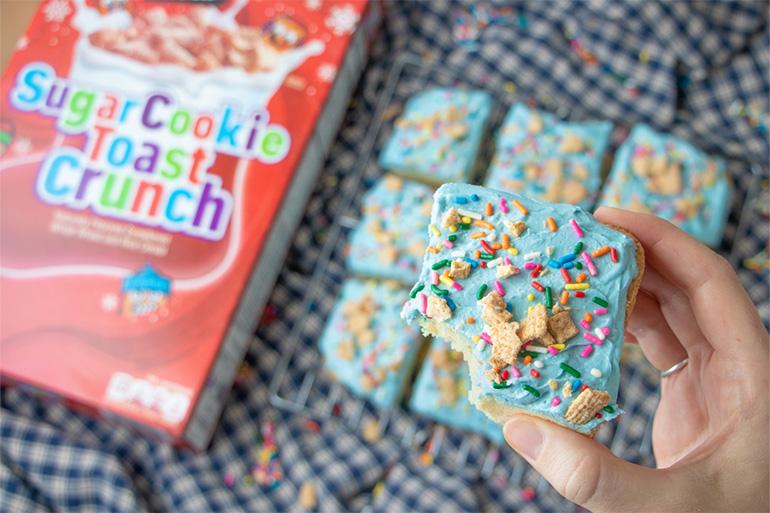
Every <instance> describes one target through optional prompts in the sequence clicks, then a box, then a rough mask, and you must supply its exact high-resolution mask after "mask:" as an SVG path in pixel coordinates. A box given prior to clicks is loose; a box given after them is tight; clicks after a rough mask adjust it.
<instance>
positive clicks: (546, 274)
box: [540, 267, 551, 276]
mask: <svg viewBox="0 0 770 513" xmlns="http://www.w3.org/2000/svg"><path fill="white" fill-rule="evenodd" d="M550 273H551V270H550V269H548V268H547V267H544V268H543V270H542V271H540V276H548V275H549V274H550Z"/></svg>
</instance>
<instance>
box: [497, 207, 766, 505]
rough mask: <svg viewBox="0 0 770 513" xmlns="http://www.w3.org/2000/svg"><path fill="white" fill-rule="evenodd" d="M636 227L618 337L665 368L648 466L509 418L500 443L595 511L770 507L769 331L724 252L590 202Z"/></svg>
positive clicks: (655, 221)
mask: <svg viewBox="0 0 770 513" xmlns="http://www.w3.org/2000/svg"><path fill="white" fill-rule="evenodd" d="M596 218H597V219H599V220H600V221H602V222H605V223H609V224H614V225H617V226H620V227H623V228H625V229H627V230H628V231H629V232H631V233H633V234H634V235H636V237H637V238H638V239H639V240H640V241H641V243H642V245H643V246H644V250H645V256H646V262H647V264H646V265H647V269H646V271H645V274H644V277H643V278H642V284H641V290H640V291H639V294H638V296H637V300H636V307H635V309H634V311H633V313H632V315H631V319H630V321H629V323H628V326H627V340H629V341H631V342H638V343H639V345H640V346H641V349H642V351H643V352H644V355H645V356H646V357H647V359H648V360H649V361H650V362H651V363H652V365H654V366H655V367H656V368H658V369H659V370H661V371H662V370H666V369H668V368H670V367H671V366H673V365H674V364H676V363H677V362H680V361H681V360H683V359H684V358H689V363H688V365H687V366H686V367H684V369H682V370H681V371H679V372H677V373H676V374H673V375H671V376H669V377H667V378H663V379H662V382H661V399H660V404H659V406H658V410H657V412H656V414H655V421H654V423H653V431H652V444H653V449H654V451H655V459H656V461H657V465H658V468H657V469H651V468H645V467H641V466H638V465H633V464H631V463H628V462H625V461H623V460H620V459H618V458H616V457H615V456H614V455H613V454H612V453H611V452H610V451H609V450H608V449H607V448H606V447H604V446H603V445H601V444H599V443H598V442H596V441H594V440H592V439H590V438H588V437H586V436H583V435H580V434H578V433H576V432H574V431H571V430H569V429H566V428H564V427H561V426H558V425H556V424H553V423H550V422H547V421H543V420H540V419H536V418H534V417H530V416H527V415H517V416H515V417H514V418H513V419H511V420H509V421H508V423H507V424H506V425H505V428H504V432H505V438H506V440H507V441H508V443H509V444H510V445H511V446H512V447H513V448H514V449H515V450H516V451H517V452H518V453H519V454H521V455H522V456H523V457H524V458H525V459H526V460H527V461H529V463H530V464H531V465H532V466H533V467H534V468H535V469H536V470H537V471H538V472H540V473H541V474H542V475H543V477H545V478H546V479H547V480H548V481H549V482H550V483H551V484H552V485H553V486H554V488H555V489H556V490H557V491H558V492H559V493H561V494H562V495H564V496H565V497H566V498H567V499H569V500H571V501H573V502H576V503H578V504H580V505H581V506H583V507H585V508H588V509H590V510H592V511H595V512H604V511H677V512H684V511H768V510H770V503H769V502H770V499H769V498H768V479H769V476H768V473H769V472H768V425H769V423H768V334H767V331H765V329H764V327H763V325H762V323H761V321H760V319H759V316H758V315H757V312H756V309H755V307H754V305H753V304H752V302H751V300H750V299H749V297H748V295H747V294H746V292H745V291H744V290H743V288H742V287H741V285H740V283H739V282H738V279H737V277H736V275H735V272H734V271H733V270H732V268H731V267H730V265H729V264H728V263H727V261H725V260H724V259H723V258H722V257H720V256H719V255H717V254H716V253H714V252H713V251H711V250H709V249H708V248H706V247H705V246H703V245H701V244H700V243H699V242H697V241H696V240H694V239H693V238H691V237H690V236H688V235H687V234H685V233H684V232H682V231H681V230H679V229H678V228H676V227H675V226H674V225H672V224H670V223H668V222H666V221H664V220H661V219H659V218H657V217H655V216H650V215H643V214H635V213H631V212H627V211H623V210H618V209H611V208H604V207H603V208H600V209H599V210H598V211H597V212H596Z"/></svg>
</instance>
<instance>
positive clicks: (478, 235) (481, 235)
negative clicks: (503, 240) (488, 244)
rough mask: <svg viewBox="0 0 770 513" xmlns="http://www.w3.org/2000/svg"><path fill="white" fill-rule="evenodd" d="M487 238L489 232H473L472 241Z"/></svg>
mask: <svg viewBox="0 0 770 513" xmlns="http://www.w3.org/2000/svg"><path fill="white" fill-rule="evenodd" d="M486 236H487V232H473V233H471V235H470V237H471V239H483V238H484V237H486Z"/></svg>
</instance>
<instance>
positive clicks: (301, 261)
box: [0, 0, 770, 512]
mask: <svg viewBox="0 0 770 513" xmlns="http://www.w3.org/2000/svg"><path fill="white" fill-rule="evenodd" d="M468 5H470V4H468ZM467 7H468V6H466V5H463V4H445V3H438V2H430V3H429V2H403V3H399V4H393V3H390V4H388V8H389V9H388V14H387V17H386V20H385V25H384V30H383V31H382V33H381V35H380V37H379V38H378V39H377V41H376V43H375V45H374V48H373V55H372V58H371V61H370V64H369V66H368V68H367V70H366V72H365V74H364V77H363V80H362V82H361V84H360V86H359V88H358V90H357V91H356V93H355V97H354V100H353V101H352V102H351V104H350V107H349V110H348V113H347V117H346V119H345V123H344V125H343V128H342V130H341V132H340V135H339V137H338V139H337V141H336V143H335V146H334V148H333V149H332V151H331V153H330V155H331V157H330V159H329V161H328V162H327V163H326V166H325V171H324V174H323V175H322V177H321V179H320V180H319V183H318V185H317V187H316V190H315V193H314V195H313V197H312V199H311V201H310V203H309V204H308V208H307V212H306V215H305V218H304V220H303V222H302V224H301V228H300V229H299V230H298V231H297V233H296V235H295V240H294V244H293V247H292V249H291V250H290V252H289V255H288V256H287V259H286V264H285V268H284V270H283V272H282V274H281V276H280V278H279V280H278V283H277V284H276V287H275V290H274V291H273V294H272V298H271V303H272V304H273V305H274V306H275V307H276V308H277V310H278V312H279V316H278V318H277V319H275V320H274V321H272V322H270V323H265V324H263V325H262V326H260V328H259V330H258V333H257V337H256V339H255V342H254V343H253V344H252V346H251V348H250V351H249V354H248V356H247V362H248V363H249V364H250V365H251V366H252V368H253V370H254V372H253V373H252V375H251V376H250V377H248V378H246V379H244V380H243V381H241V382H240V383H239V384H237V385H236V386H235V387H234V388H233V391H232V393H231V394H230V397H229V400H228V404H227V406H226V408H225V412H224V415H223V417H222V420H221V422H220V424H219V427H218V429H217V431H216V434H215V436H214V440H213V442H212V444H211V447H210V449H209V450H208V451H207V452H206V453H203V454H192V453H189V452H186V451H179V450H175V449H173V448H172V447H169V446H168V445H164V444H161V443H157V442H152V441H149V440H146V439H143V438H141V437H139V436H137V435H135V434H133V433H130V432H128V431H125V430H123V429H119V428H118V429H116V428H114V427H112V426H109V425H107V424H105V423H103V422H100V421H97V420H93V419H91V418H88V417H85V416H82V415H79V414H75V413H72V412H70V411H68V410H67V409H66V408H65V407H64V406H62V405H60V404H57V403H56V402H54V401H52V400H50V399H46V398H41V397H34V396H30V395H28V394H26V393H25V392H24V391H22V390H19V389H13V388H7V389H5V390H4V391H3V392H4V393H3V396H2V417H1V418H0V435H1V436H2V439H0V451H2V452H1V454H2V465H0V486H1V487H2V492H3V493H2V497H0V507H2V509H3V510H4V511H28V510H29V511H33V510H34V511H39V510H95V511H137V510H152V511H156V510H157V511H166V510H185V511H213V510H249V511H289V510H290V511H301V510H302V509H301V507H300V505H299V503H298V501H297V495H298V491H299V488H300V486H301V485H302V484H303V483H312V484H313V485H314V486H315V490H316V493H317V498H318V509H319V510H322V511H339V510H361V509H367V510H369V511H378V512H379V511H403V510H420V511H423V510H426V511H427V510H437V511H438V510H441V511H473V510H485V511H487V510H489V511H559V510H564V508H565V503H564V502H563V501H561V500H560V499H559V498H558V497H557V496H556V494H555V493H554V492H553V491H550V490H549V489H548V488H547V487H546V486H543V485H542V483H541V482H540V481H539V480H538V478H537V476H536V475H534V473H533V472H531V471H530V470H529V469H525V468H524V467H523V466H522V465H521V462H520V460H519V459H518V458H517V457H516V456H515V455H514V454H512V453H511V451H510V450H508V449H507V448H505V447H503V448H500V454H499V462H498V463H497V464H496V466H495V467H494V471H493V472H492V473H491V475H489V476H487V477H481V476H482V474H481V473H480V472H479V470H478V468H479V467H480V466H481V465H480V463H479V462H478V461H475V460H474V458H477V456H478V454H481V455H482V456H483V454H484V450H483V449H484V443H483V442H482V441H481V440H480V439H479V438H473V441H472V443H471V444H470V445H471V456H469V459H468V461H469V463H467V464H466V465H465V466H463V467H459V468H458V465H456V464H453V460H452V450H453V449H451V448H447V447H450V446H451V447H457V446H458V445H459V441H460V440H462V439H463V436H464V435H462V434H461V433H458V432H454V431H452V430H449V431H447V432H446V441H445V443H444V445H445V449H443V450H442V452H441V457H439V458H438V459H437V460H436V463H435V464H433V465H427V466H426V465H423V464H422V463H421V461H420V457H419V455H420V452H422V450H423V449H422V448H415V449H414V450H411V451H410V450H408V449H404V448H403V447H402V446H400V445H399V443H398V441H397V440H396V439H395V438H394V436H392V435H390V434H386V436H385V437H383V438H382V439H380V440H379V441H377V442H376V443H370V442H365V441H364V439H363V438H362V436H361V432H360V430H359V429H355V430H354V429H351V428H350V427H349V426H348V425H347V424H346V423H345V422H344V421H343V420H342V419H336V418H335V419H333V420H330V421H327V422H322V423H321V424H320V426H319V427H320V429H318V430H315V429H313V430H311V429H308V426H307V419H305V418H304V417H302V416H300V415H292V414H288V413H284V412H279V411H276V410H275V409H273V408H271V407H270V406H269V401H268V391H267V383H269V382H270V379H271V373H272V371H273V370H274V369H275V367H276V364H277V361H278V359H279V357H280V350H281V348H282V344H284V341H285V340H286V338H287V337H288V335H289V332H290V330H291V329H292V327H293V326H294V325H295V324H296V323H301V325H302V335H303V337H304V340H305V343H306V344H308V346H312V345H314V343H315V334H317V333H318V332H320V329H321V327H322V326H323V323H324V320H325V315H326V314H327V313H328V311H329V310H330V307H331V303H332V302H333V296H332V295H330V296H329V297H328V298H325V299H324V300H323V301H321V302H320V303H319V304H318V305H317V308H315V309H314V311H313V312H312V313H311V315H310V316H309V317H307V316H304V312H303V311H302V309H301V306H300V304H301V301H302V297H303V293H304V289H305V286H306V284H307V281H308V279H309V276H310V274H311V273H312V271H313V269H314V266H315V264H316V261H317V258H318V256H319V253H320V247H321V244H322V242H323V239H324V235H325V233H326V232H325V231H326V229H327V228H328V226H329V225H330V223H331V218H332V216H333V215H334V212H335V206H336V202H335V198H338V197H339V194H340V192H341V191H342V192H343V193H344V191H346V190H350V188H351V187H352V183H353V181H352V178H353V177H352V170H353V169H354V166H355V163H356V160H357V157H358V151H359V146H360V141H362V140H363V139H364V135H365V133H366V131H367V128H368V127H369V125H370V123H371V121H372V113H373V110H374V105H375V104H376V102H377V99H378V95H379V93H380V92H381V90H382V85H383V82H384V80H385V78H386V75H387V71H388V69H389V66H390V62H391V58H392V57H393V56H394V55H396V54H398V53H399V52H403V51H410V52H413V53H415V54H417V55H421V56H428V55H430V56H431V57H432V58H434V59H435V60H436V61H437V62H446V63H448V64H449V65H451V66H453V67H458V68H460V69H462V70H463V72H464V73H466V74H467V75H468V77H470V78H472V79H473V80H475V81H478V82H481V83H487V84H489V85H490V87H495V88H501V87H503V86H504V85H505V84H506V83H508V82H513V83H514V84H516V85H517V86H518V87H520V88H523V89H525V90H537V91H539V92H540V94H541V96H544V97H549V98H550V99H551V101H552V102H553V103H554V105H556V106H557V108H559V107H560V106H561V107H564V108H567V109H569V111H570V112H571V113H573V114H574V115H576V116H580V117H585V116H590V117H600V118H604V119H610V120H612V121H614V122H615V123H618V124H621V125H626V126H628V125H631V124H633V123H635V122H637V121H644V122H647V123H650V124H652V125H653V126H655V127H657V128H659V129H662V130H667V131H671V132H673V133H676V134H677V135H680V136H682V137H685V138H687V139H689V140H691V141H692V142H694V143H696V144H697V145H699V146H701V147H702V148H704V149H705V150H707V151H709V152H713V153H716V154H720V155H723V156H724V157H726V158H728V159H730V171H731V173H732V176H733V178H734V182H735V184H736V190H737V191H738V194H737V195H736V196H737V198H736V200H735V205H734V209H733V210H734V212H733V214H732V216H731V220H730V226H729V227H728V231H727V235H726V237H725V244H724V246H723V248H722V250H723V252H725V253H726V252H727V251H728V249H729V248H730V247H732V248H733V251H734V260H733V261H734V262H740V261H741V260H742V259H743V258H746V257H749V256H752V255H754V254H755V253H757V252H759V251H760V250H761V249H763V248H764V247H766V246H767V241H768V235H769V234H768V224H767V220H766V219H763V218H762V217H761V215H760V213H759V212H757V211H756V210H755V209H753V208H752V206H751V205H749V206H747V208H746V209H745V212H746V216H747V217H746V222H745V224H744V228H742V229H741V230H738V220H739V215H738V214H739V212H740V210H741V207H743V206H744V203H745V199H744V198H745V191H747V190H748V189H749V188H750V187H751V186H752V183H753V184H754V185H756V182H752V177H751V175H750V173H749V164H750V163H752V162H754V163H761V164H766V163H767V162H768V156H769V152H770V148H769V146H768V136H767V132H766V129H765V132H764V133H763V132H762V130H760V129H758V128H757V127H754V126H752V125H751V124H750V123H748V122H747V121H746V119H745V118H744V117H741V116H739V115H736V114H735V105H753V106H754V108H755V110H758V111H759V112H760V113H761V115H762V116H764V118H763V122H764V123H765V125H764V126H765V127H766V125H767V116H768V110H769V109H768V98H770V81H769V80H768V77H770V69H768V63H770V35H769V34H768V25H767V22H768V19H767V18H768V15H767V4H766V3H763V2H729V3H728V2H726V3H715V2H660V3H658V2H651V1H644V0H626V1H625V2H614V1H612V0H586V1H580V2H575V3H567V2H560V3H556V2H539V1H532V2H528V3H523V2H522V3H516V4H514V5H513V7H505V8H503V7H501V8H500V9H499V11H498V12H500V13H502V14H501V17H500V18H497V19H495V20H494V21H493V23H491V24H490V25H489V26H487V27H486V28H485V29H483V30H481V32H480V33H479V37H478V40H477V41H476V42H475V44H474V45H473V46H469V45H467V44H466V45H462V46H460V45H457V44H456V42H455V41H453V39H452V30H451V27H452V23H453V21H454V20H455V19H456V16H457V13H458V12H459V11H462V10H466V11H467ZM571 40H572V41H573V42H572V43H571ZM576 46H577V47H578V48H579V49H583V50H588V51H590V52H591V54H592V55H593V56H594V57H595V59H596V61H597V62H596V64H593V65H591V64H587V63H586V62H585V60H584V59H583V58H581V57H580V55H579V54H578V52H576V51H575V49H574V48H573V47H576ZM584 56H585V55H584ZM365 172H366V173H367V176H366V177H365V178H366V180H367V181H368V180H370V179H372V178H374V177H375V176H376V175H377V174H379V170H377V169H375V168H372V169H367V170H365ZM765 173H766V171H765ZM763 178H764V179H765V180H766V179H767V175H764V176H763ZM755 188H756V187H755ZM739 231H740V232H741V233H739ZM739 274H740V277H741V280H742V282H743V284H744V286H745V287H746V289H747V290H748V291H749V293H750V295H751V297H752V298H753V300H754V301H755V303H756V304H757V307H758V308H759V310H760V313H761V315H762V318H763V320H764V321H765V323H766V324H768V322H769V321H770V304H769V303H768V287H767V278H768V276H767V271H764V273H763V274H756V273H752V272H750V271H748V270H744V269H740V270H739ZM316 354H317V353H314V352H313V351H307V355H306V356H305V357H301V358H298V359H297V365H295V366H294V367H292V372H294V373H297V376H296V379H297V380H298V381H299V380H301V377H302V376H301V375H302V373H303V372H304V371H305V370H307V369H309V368H311V367H312V366H315V365H316V362H315V361H313V360H314V358H315V356H314V355H316ZM632 360H634V359H632ZM625 372H626V373H625V374H624V377H623V381H624V382H623V386H622V392H621V394H622V397H621V402H622V403H623V404H624V406H625V408H626V409H627V410H628V414H627V415H625V416H624V418H623V419H622V421H621V422H620V424H619V425H618V427H617V431H618V432H616V436H615V442H613V443H612V445H611V448H612V449H613V451H615V452H616V454H619V455H622V456H623V457H626V458H627V459H630V460H632V461H637V462H641V463H645V464H650V461H649V450H648V448H649V440H647V439H646V433H647V432H646V427H647V422H648V419H649V416H650V414H651V413H652V412H653V411H654V408H655V404H656V397H657V396H656V386H657V382H656V376H655V374H654V373H652V372H649V369H648V368H647V367H645V366H643V365H641V364H631V365H626V371H625ZM319 382H320V385H321V386H328V384H329V383H328V381H327V380H325V379H324V378H319ZM340 401H341V404H342V406H343V409H344V408H346V407H348V405H350V404H354V403H355V401H354V400H353V399H352V398H351V397H350V396H349V395H348V394H347V393H346V392H344V391H343V393H342V395H341V398H340ZM370 415H371V410H370V409H369V408H368V407H367V408H366V409H365V410H364V412H363V419H364V420H363V422H366V421H367V419H369V418H370ZM268 419H272V420H274V421H275V424H276V440H277V444H278V448H279V459H280V461H281V464H282V467H283V471H284V479H283V480H282V482H281V485H280V486H279V487H274V488H272V489H267V488H263V487H260V486H258V485H255V484H248V483H244V482H242V480H241V477H243V476H245V475H246V474H248V472H249V470H250V469H251V468H252V467H253V466H254V464H255V463H256V458H257V455H256V448H257V440H258V437H259V430H260V426H261V425H262V424H263V423H264V422H265V421H267V420H268ZM391 422H392V424H391V431H392V432H393V433H396V432H404V431H405V430H407V429H410V428H414V429H418V430H422V431H425V430H428V431H429V430H430V429H431V425H430V423H428V422H426V421H424V419H423V420H420V419H414V418H411V417H409V416H408V415H407V414H404V413H398V414H396V416H395V417H394V419H392V421H391ZM391 431H389V433H390V432H391ZM620 431H622V436H619V434H620V433H619V432H620ZM599 438H600V440H601V439H602V436H601V434H600V436H599ZM605 438H606V437H605ZM604 441H607V440H604ZM516 469H519V470H516ZM512 472H513V473H514V474H517V473H518V474H520V475H518V476H515V477H516V479H515V480H512V479H511V473H512ZM228 473H229V474H232V475H234V476H236V477H237V480H236V483H235V485H234V486H232V487H229V486H225V484H224V476H225V475H226V474H228ZM378 483H380V484H378ZM512 483H513V484H512ZM526 485H530V486H533V487H535V489H536V490H537V491H538V497H537V498H536V499H535V500H533V501H529V502H527V501H525V500H524V499H523V498H522V496H521V493H520V491H521V487H522V486H526ZM375 489H376V490H377V491H378V493H373V490H375Z"/></svg>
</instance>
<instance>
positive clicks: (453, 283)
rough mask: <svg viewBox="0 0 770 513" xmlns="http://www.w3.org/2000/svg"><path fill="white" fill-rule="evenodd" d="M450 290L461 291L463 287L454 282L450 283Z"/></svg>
mask: <svg viewBox="0 0 770 513" xmlns="http://www.w3.org/2000/svg"><path fill="white" fill-rule="evenodd" d="M452 288H453V289H455V290H462V289H463V286H462V285H460V282H459V281H455V282H452Z"/></svg>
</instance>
